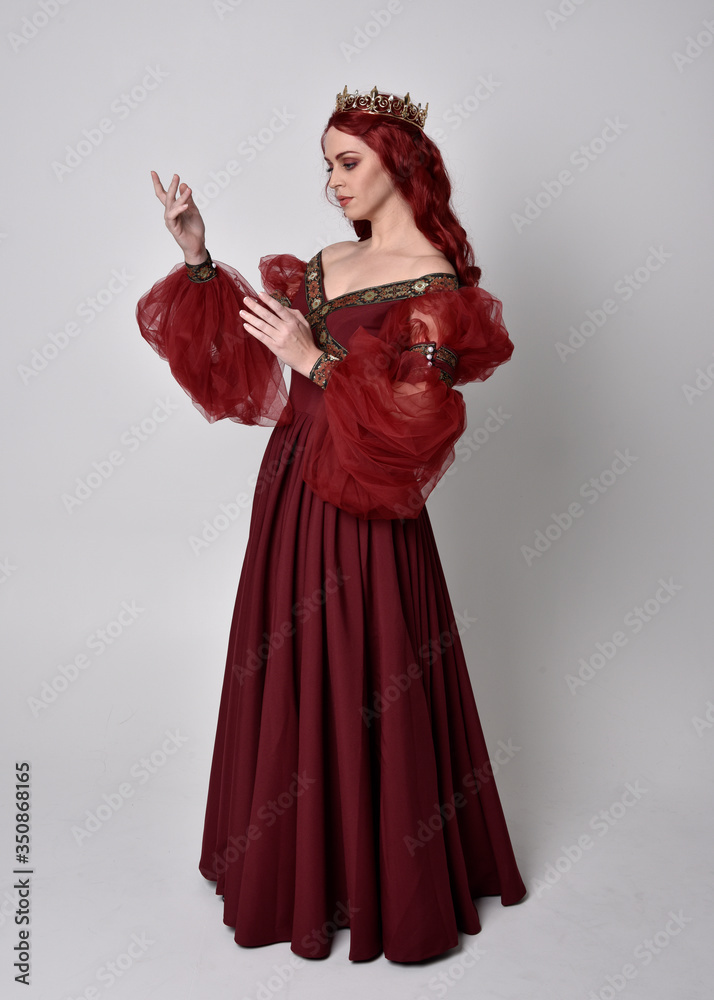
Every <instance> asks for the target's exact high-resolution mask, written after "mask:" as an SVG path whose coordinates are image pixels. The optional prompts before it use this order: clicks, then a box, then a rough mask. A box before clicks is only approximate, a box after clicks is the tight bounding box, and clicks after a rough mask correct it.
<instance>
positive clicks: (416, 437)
mask: <svg viewBox="0 0 714 1000" xmlns="http://www.w3.org/2000/svg"><path fill="white" fill-rule="evenodd" d="M512 353H513V344H512V342H511V340H510V339H509V336H508V332H507V330H506V328H505V326H504V324H503V320H502V306H501V302H500V301H499V300H498V299H496V298H494V297H493V296H491V295H490V294H489V293H488V292H486V291H485V290H483V289H481V288H478V287H472V286H466V287H462V288H459V289H458V290H453V291H440V292H432V293H427V294H425V295H422V296H420V297H414V298H409V299H404V300H399V301H398V302H396V303H395V304H394V306H392V308H391V309H389V310H388V312H387V314H386V316H385V318H384V321H383V323H382V325H381V327H380V329H379V330H378V331H377V333H376V334H375V333H372V332H370V331H367V330H366V329H364V328H363V327H360V328H359V329H357V330H356V331H355V332H354V333H353V334H352V337H351V338H350V342H349V353H348V354H347V355H346V356H345V357H343V358H342V359H341V360H340V361H339V363H336V364H334V365H333V366H332V367H331V368H330V371H329V378H328V379H327V381H326V384H325V387H324V393H325V396H324V403H325V405H324V407H322V408H321V410H320V412H319V413H318V414H317V415H316V418H315V421H314V423H313V427H312V428H311V434H310V437H309V439H308V442H307V447H306V453H305V464H304V471H303V477H304V480H305V482H306V484H307V485H308V486H309V487H310V489H312V490H313V492H315V493H316V494H317V495H318V496H319V497H321V498H322V499H323V500H327V501H329V502H330V503H333V504H335V506H337V507H340V508H341V509H342V510H346V511H348V512H349V513H351V514H354V515H356V516H357V517H360V518H414V517H417V515H418V514H419V512H420V511H421V509H422V508H423V506H424V503H425V501H426V498H427V497H428V495H429V493H430V492H431V491H432V489H433V488H434V487H435V486H436V484H437V483H438V481H439V480H440V479H441V477H442V476H443V474H444V472H445V471H446V470H447V469H448V467H449V466H450V465H451V463H452V462H453V460H454V445H455V444H456V442H457V440H458V439H459V437H460V436H461V434H462V433H463V432H464V430H465V428H466V407H465V404H464V398H463V395H462V394H461V392H459V391H458V389H456V388H454V386H457V385H465V384H466V383H468V382H474V381H483V380H484V379H487V378H488V377H489V376H490V375H491V374H492V373H493V372H494V371H495V369H496V368H497V367H498V366H499V365H501V364H503V363H504V362H505V361H508V359H509V358H510V356H511V354H512ZM429 359H431V361H430V360H429Z"/></svg>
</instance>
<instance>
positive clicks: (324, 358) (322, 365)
mask: <svg viewBox="0 0 714 1000" xmlns="http://www.w3.org/2000/svg"><path fill="white" fill-rule="evenodd" d="M341 360H342V359H341V358H336V357H333V356H332V355H330V354H327V353H326V352H325V351H323V352H322V354H321V355H320V357H319V358H318V359H317V361H316V362H315V364H314V365H313V366H312V368H311V369H310V374H309V375H308V378H309V379H310V381H311V382H314V383H315V384H316V385H319V386H320V388H321V389H324V388H325V386H326V385H327V383H328V382H329V380H330V375H331V374H332V369H333V368H334V366H335V365H336V364H339V363H340V361H341Z"/></svg>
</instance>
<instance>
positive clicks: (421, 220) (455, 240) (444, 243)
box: [321, 111, 481, 285]
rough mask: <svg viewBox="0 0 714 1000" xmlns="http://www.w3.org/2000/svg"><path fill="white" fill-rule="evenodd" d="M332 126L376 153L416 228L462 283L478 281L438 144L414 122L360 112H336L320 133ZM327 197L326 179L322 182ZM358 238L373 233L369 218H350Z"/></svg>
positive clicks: (327, 185) (471, 250)
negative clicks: (449, 264)
mask: <svg viewBox="0 0 714 1000" xmlns="http://www.w3.org/2000/svg"><path fill="white" fill-rule="evenodd" d="M331 127H334V128H336V129H339V131H340V132H346V133H347V134H348V135H356V136H358V138H360V139H362V141H363V142H364V143H365V144H366V145H367V146H369V148H370V149H372V150H374V152H375V153H376V154H377V156H378V157H379V160H380V163H381V164H382V167H383V169H384V170H385V171H386V172H387V174H388V175H389V177H390V178H391V179H392V183H393V184H394V186H395V187H396V189H397V190H398V191H399V193H400V194H401V195H402V197H403V198H404V199H405V201H407V202H408V204H409V205H410V207H411V210H412V214H413V216H414V222H415V224H416V227H417V229H419V231H420V232H422V233H423V234H424V236H426V238H427V239H428V240H429V242H430V243H431V244H432V246H434V247H436V249H437V250H440V251H441V252H442V253H443V254H444V256H445V257H446V258H447V259H448V260H449V261H450V262H451V264H453V266H454V270H455V271H456V273H457V275H458V277H459V281H460V283H461V284H462V285H478V283H479V279H480V277H481V268H480V267H477V266H476V264H475V260H474V252H473V248H472V246H471V244H470V243H469V241H468V237H467V236H466V230H465V229H464V228H463V226H462V225H461V224H460V223H459V220H458V219H457V218H456V216H455V215H454V212H453V211H452V208H451V205H450V200H451V181H450V180H449V175H448V173H447V170H446V167H445V166H444V161H443V159H442V157H441V153H440V152H439V147H438V146H437V145H436V144H435V143H434V142H433V141H432V140H431V139H430V138H429V137H428V136H427V135H425V134H424V132H423V131H422V130H421V129H420V128H419V127H418V126H416V125H410V124H409V123H408V122H400V121H398V120H397V119H396V118H388V117H387V116H386V115H375V114H368V113H366V112H364V111H334V112H333V113H332V114H331V115H330V118H329V120H328V122H327V125H326V126H325V129H324V131H323V133H322V138H321V143H322V149H323V152H324V149H325V136H326V134H327V131H328V129H329V128H331ZM325 193H326V194H327V195H328V198H329V180H328V182H327V184H326V185H325ZM352 226H353V228H354V231H355V233H356V234H357V237H358V239H359V240H366V239H369V237H370V236H371V235H372V224H371V222H370V221H369V219H360V220H357V221H355V222H352Z"/></svg>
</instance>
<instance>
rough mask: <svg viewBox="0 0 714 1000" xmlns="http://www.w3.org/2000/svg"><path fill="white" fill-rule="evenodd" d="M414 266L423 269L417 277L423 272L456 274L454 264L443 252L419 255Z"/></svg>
mask: <svg viewBox="0 0 714 1000" xmlns="http://www.w3.org/2000/svg"><path fill="white" fill-rule="evenodd" d="M414 267H415V268H416V269H417V270H419V269H421V270H420V273H419V274H416V275H415V276H416V277H417V278H419V277H421V275H422V274H456V270H455V268H454V265H453V264H452V263H451V261H450V260H447V258H446V257H445V256H444V255H443V254H441V253H434V254H427V255H426V256H424V257H419V259H418V260H415V261H414Z"/></svg>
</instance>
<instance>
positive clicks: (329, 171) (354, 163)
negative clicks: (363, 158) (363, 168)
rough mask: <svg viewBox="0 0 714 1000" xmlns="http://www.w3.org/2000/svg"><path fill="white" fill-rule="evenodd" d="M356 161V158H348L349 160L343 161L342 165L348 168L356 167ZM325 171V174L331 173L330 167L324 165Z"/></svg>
mask: <svg viewBox="0 0 714 1000" xmlns="http://www.w3.org/2000/svg"><path fill="white" fill-rule="evenodd" d="M358 162H359V161H358V160H350V161H349V162H346V163H343V164H342V166H343V167H347V168H348V169H351V168H352V167H356V166H357V164H358ZM325 173H326V174H331V173H332V167H325Z"/></svg>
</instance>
